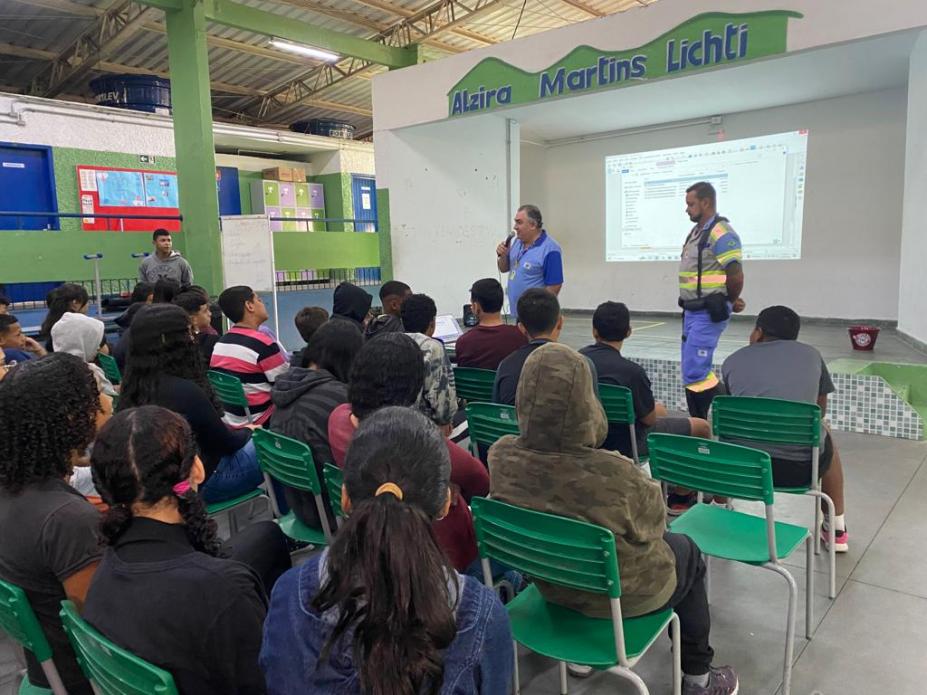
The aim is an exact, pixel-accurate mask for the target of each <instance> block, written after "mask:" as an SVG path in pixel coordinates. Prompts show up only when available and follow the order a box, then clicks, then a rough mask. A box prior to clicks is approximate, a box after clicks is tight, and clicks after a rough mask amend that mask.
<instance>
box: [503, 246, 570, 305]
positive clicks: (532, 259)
mask: <svg viewBox="0 0 927 695" xmlns="http://www.w3.org/2000/svg"><path fill="white" fill-rule="evenodd" d="M561 283H563V254H562V253H561V251H560V244H558V243H557V242H556V241H554V240H553V239H552V238H551V237H550V236H549V235H548V234H547V231H546V230H541V236H539V237H538V238H537V239H535V241H534V243H533V244H531V246H529V247H528V248H527V249H526V248H525V247H524V245H523V244H522V243H521V241H520V240H519V239H517V238H516V239H513V240H512V245H511V246H510V247H509V307H510V309H511V311H512V316H518V298H519V297H521V295H522V294H524V292H525V290H527V289H530V288H532V287H547V286H548V285H559V284H561Z"/></svg>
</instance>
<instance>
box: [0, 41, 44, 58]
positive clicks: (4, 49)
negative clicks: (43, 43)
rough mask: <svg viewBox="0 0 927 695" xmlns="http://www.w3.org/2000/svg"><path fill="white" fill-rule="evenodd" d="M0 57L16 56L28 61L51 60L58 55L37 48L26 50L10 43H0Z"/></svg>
mask: <svg viewBox="0 0 927 695" xmlns="http://www.w3.org/2000/svg"><path fill="white" fill-rule="evenodd" d="M0 55H8V56H16V57H17V58H27V59H29V60H53V59H54V58H55V56H57V55H58V54H57V53H55V52H54V51H43V50H41V49H38V48H26V47H25V46H16V45H14V44H12V43H0Z"/></svg>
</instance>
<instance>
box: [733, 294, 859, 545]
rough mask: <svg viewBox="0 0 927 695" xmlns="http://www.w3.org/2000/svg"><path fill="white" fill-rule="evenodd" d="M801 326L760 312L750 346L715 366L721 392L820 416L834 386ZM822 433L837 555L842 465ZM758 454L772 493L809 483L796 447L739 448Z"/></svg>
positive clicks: (844, 540) (826, 535) (785, 311)
mask: <svg viewBox="0 0 927 695" xmlns="http://www.w3.org/2000/svg"><path fill="white" fill-rule="evenodd" d="M800 328H801V320H800V319H799V318H798V314H796V313H795V312H794V311H792V310H791V309H789V308H788V307H785V306H771V307H767V308H766V309H763V311H761V312H760V315H759V316H757V317H756V327H755V328H754V329H753V332H752V333H751V334H750V345H748V346H747V347H743V348H741V349H740V350H738V351H737V352H735V353H734V354H732V355H731V356H730V357H728V358H727V359H726V360H724V364H723V365H722V366H721V380H722V384H723V388H724V390H725V391H726V392H727V393H729V394H730V395H732V396H754V397H762V398H780V399H783V400H788V401H804V402H806V403H817V404H818V405H819V406H820V408H821V415H822V417H823V415H824V414H825V413H826V412H827V394H829V393H833V391H834V384H833V382H832V381H831V379H830V374H829V373H828V371H827V366H826V365H825V364H824V359H823V358H822V357H821V353H819V352H818V351H817V350H816V349H815V348H813V347H811V346H810V345H806V344H805V343H799V342H798V331H799V329H800ZM823 429H824V432H823V434H824V444H823V447H822V448H821V454H820V461H819V463H818V465H819V468H818V473H819V475H820V476H821V487H822V488H823V490H824V492H825V494H827V495H829V496H830V498H831V499H832V500H833V501H834V507H835V512H836V518H835V520H834V526H835V527H836V534H835V535H836V538H835V547H834V550H836V551H837V552H838V553H845V552H846V551H847V550H848V541H849V536H848V534H847V530H846V521H845V520H844V507H843V504H844V503H843V464H842V463H841V462H840V455H839V454H838V453H837V447H836V446H835V445H834V441H833V437H832V436H831V434H830V431H829V430H828V429H827V428H826V426H825V427H823ZM744 444H747V445H748V446H751V447H754V448H757V449H763V450H764V451H766V452H768V453H769V455H770V457H771V458H772V469H773V470H772V472H773V483H774V484H775V485H776V486H777V487H800V486H802V485H808V484H809V483H810V482H811V449H810V448H808V447H801V446H785V445H779V444H763V443H759V442H744ZM826 523H827V522H826V521H825V525H824V528H823V529H822V538H823V540H824V542H825V543H826V544H829V543H830V538H831V532H830V529H828V528H827V526H826Z"/></svg>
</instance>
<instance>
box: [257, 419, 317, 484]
mask: <svg viewBox="0 0 927 695" xmlns="http://www.w3.org/2000/svg"><path fill="white" fill-rule="evenodd" d="M253 439H254V447H255V449H257V456H258V463H259V464H260V466H261V470H262V471H264V472H265V473H267V475H269V476H270V477H271V478H273V479H274V480H278V481H280V482H281V483H283V484H284V485H286V486H288V487H292V488H295V489H297V490H302V491H304V492H311V493H312V494H314V495H321V494H322V485H321V483H320V482H319V474H318V472H317V471H316V469H315V462H314V461H313V459H312V449H310V448H309V445H308V444H305V443H303V442H300V441H298V440H296V439H291V438H290V437H285V436H284V435H282V434H277V433H276V432H271V431H269V430H265V429H257V430H254V436H253Z"/></svg>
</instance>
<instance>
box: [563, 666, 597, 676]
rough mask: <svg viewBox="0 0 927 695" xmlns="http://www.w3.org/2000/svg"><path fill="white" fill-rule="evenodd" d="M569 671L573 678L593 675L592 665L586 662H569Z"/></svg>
mask: <svg viewBox="0 0 927 695" xmlns="http://www.w3.org/2000/svg"><path fill="white" fill-rule="evenodd" d="M567 673H569V674H570V675H571V676H573V678H588V677H589V676H591V675H592V666H586V665H585V664H573V663H568V664H567Z"/></svg>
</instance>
